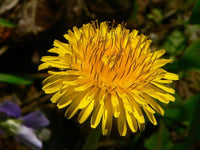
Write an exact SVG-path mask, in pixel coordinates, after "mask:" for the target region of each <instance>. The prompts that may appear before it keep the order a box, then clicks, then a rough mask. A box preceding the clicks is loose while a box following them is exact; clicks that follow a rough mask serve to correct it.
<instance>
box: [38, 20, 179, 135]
mask: <svg viewBox="0 0 200 150" xmlns="http://www.w3.org/2000/svg"><path fill="white" fill-rule="evenodd" d="M64 37H65V39H67V40H68V43H63V42H60V41H58V40H55V41H54V48H52V49H50V50H49V51H48V52H50V53H56V54H57V55H56V56H43V57H42V59H41V61H42V62H43V63H42V64H41V65H40V66H39V70H42V69H47V68H52V69H51V70H50V71H48V73H49V74H50V76H49V77H47V78H46V79H45V80H44V81H43V90H44V91H45V93H46V94H54V95H53V96H52V97H51V101H52V103H57V107H58V108H59V109H61V108H64V107H67V110H66V113H65V116H66V117H67V118H72V117H73V116H74V115H75V114H76V113H77V112H79V114H78V118H77V119H78V121H79V122H80V123H83V122H85V121H86V120H87V119H88V118H90V124H91V127H92V128H96V127H97V126H98V125H99V124H100V122H101V124H102V125H101V126H102V134H103V135H107V134H109V133H110V131H111V129H112V123H113V122H114V121H116V124H117V128H118V131H119V134H120V135H121V136H125V135H126V133H127V130H128V128H129V129H130V130H131V131H132V132H137V131H138V130H143V129H144V126H145V118H144V114H146V116H147V118H148V119H149V120H150V122H151V123H152V124H154V125H156V124H157V121H156V119H155V116H154V114H155V113H156V112H158V113H159V114H161V115H164V110H163V109H162V108H161V106H160V105H159V104H158V101H159V102H162V103H165V104H167V103H169V102H170V101H173V102H174V101H175V98H174V97H173V96H172V95H171V94H174V92H175V91H174V89H173V88H171V87H169V84H170V83H172V81H173V80H178V76H177V75H176V74H173V73H169V72H167V71H166V70H164V69H162V68H161V67H162V66H164V65H165V64H167V63H169V62H171V60H170V59H163V58H161V56H162V55H163V54H164V53H165V50H158V51H155V50H154V51H152V50H151V49H150V44H151V40H150V39H148V38H147V37H146V36H145V35H142V34H141V35H138V31H137V30H133V31H130V30H128V29H126V28H125V26H124V24H118V25H117V26H116V27H113V25H112V26H109V23H108V22H102V23H100V25H98V23H97V22H92V23H88V24H84V25H83V26H82V27H81V28H77V27H73V31H71V30H69V31H68V33H67V34H65V35H64Z"/></svg>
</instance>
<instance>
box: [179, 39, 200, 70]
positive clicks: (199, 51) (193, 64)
mask: <svg viewBox="0 0 200 150" xmlns="http://www.w3.org/2000/svg"><path fill="white" fill-rule="evenodd" d="M199 57H200V40H197V41H196V42H194V43H192V44H191V45H190V46H189V47H188V48H187V49H186V52H185V53H184V55H183V56H182V57H181V59H180V61H179V63H180V68H181V69H182V70H188V69H200V58H199Z"/></svg>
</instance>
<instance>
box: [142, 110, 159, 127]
mask: <svg viewBox="0 0 200 150" xmlns="http://www.w3.org/2000/svg"><path fill="white" fill-rule="evenodd" d="M143 110H144V112H145V113H146V115H147V117H148V118H149V120H150V121H151V123H152V124H154V125H157V121H156V118H155V117H154V115H153V114H152V113H151V112H149V111H148V110H146V109H145V108H143Z"/></svg>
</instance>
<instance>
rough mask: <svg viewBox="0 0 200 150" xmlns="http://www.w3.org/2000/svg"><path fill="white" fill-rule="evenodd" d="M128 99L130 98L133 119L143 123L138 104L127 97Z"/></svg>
mask: <svg viewBox="0 0 200 150" xmlns="http://www.w3.org/2000/svg"><path fill="white" fill-rule="evenodd" d="M129 98H130V104H131V106H132V109H133V115H134V116H135V118H136V119H137V121H138V122H140V123H144V122H145V120H144V116H143V113H142V111H141V109H140V107H139V106H138V104H137V103H136V102H135V100H134V99H133V98H132V97H131V96H129Z"/></svg>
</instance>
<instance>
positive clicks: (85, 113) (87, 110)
mask: <svg viewBox="0 0 200 150" xmlns="http://www.w3.org/2000/svg"><path fill="white" fill-rule="evenodd" d="M93 108H94V101H91V102H90V104H89V105H88V106H87V107H85V108H84V109H82V110H81V112H80V114H79V116H78V119H77V120H78V121H79V123H81V124H82V123H83V122H85V120H87V118H88V117H89V115H90V114H91V113H92V110H93Z"/></svg>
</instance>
